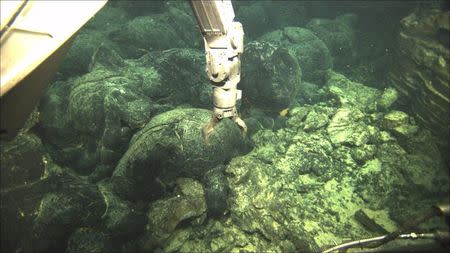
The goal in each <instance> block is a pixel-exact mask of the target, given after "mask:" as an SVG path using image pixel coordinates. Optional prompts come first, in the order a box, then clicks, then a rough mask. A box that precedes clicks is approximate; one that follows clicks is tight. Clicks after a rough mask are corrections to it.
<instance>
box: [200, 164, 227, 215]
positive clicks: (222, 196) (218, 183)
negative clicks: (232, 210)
mask: <svg viewBox="0 0 450 253" xmlns="http://www.w3.org/2000/svg"><path fill="white" fill-rule="evenodd" d="M224 169H225V166H223V165H220V166H217V167H215V168H213V169H211V170H209V171H208V172H206V174H205V175H204V176H203V180H202V181H203V184H204V188H205V189H204V190H205V200H206V206H207V207H208V216H210V217H221V216H223V214H224V213H225V211H226V210H227V198H228V193H229V191H230V189H229V188H228V183H227V180H226V178H225V175H224V174H223V173H224Z"/></svg>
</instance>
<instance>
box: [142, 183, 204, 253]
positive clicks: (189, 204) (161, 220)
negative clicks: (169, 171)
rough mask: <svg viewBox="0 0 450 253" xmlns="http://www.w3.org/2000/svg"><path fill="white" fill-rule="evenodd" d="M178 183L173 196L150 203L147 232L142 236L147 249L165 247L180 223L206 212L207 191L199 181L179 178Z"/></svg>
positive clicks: (144, 247)
mask: <svg viewBox="0 0 450 253" xmlns="http://www.w3.org/2000/svg"><path fill="white" fill-rule="evenodd" d="M176 184H177V189H176V191H175V193H174V196H173V197H170V198H166V199H161V200H157V201H155V202H153V203H151V204H150V208H149V211H148V213H147V217H148V224H147V226H146V234H144V237H143V238H142V242H143V249H144V250H145V251H152V250H154V249H155V248H156V247H164V246H165V244H166V240H167V239H168V238H169V237H170V235H171V234H172V233H173V232H174V230H175V229H176V228H177V226H178V225H179V224H180V223H182V222H183V221H188V220H190V219H193V218H196V217H199V216H201V215H202V214H204V213H205V212H206V201H205V193H204V190H203V187H202V185H201V184H200V183H199V182H198V181H196V180H193V179H191V178H178V179H177V180H176Z"/></svg>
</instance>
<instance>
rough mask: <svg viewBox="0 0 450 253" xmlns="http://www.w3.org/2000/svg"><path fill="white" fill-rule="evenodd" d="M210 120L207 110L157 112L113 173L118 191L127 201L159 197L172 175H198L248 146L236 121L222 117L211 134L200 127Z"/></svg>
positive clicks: (200, 175)
mask: <svg viewBox="0 0 450 253" xmlns="http://www.w3.org/2000/svg"><path fill="white" fill-rule="evenodd" d="M210 119H211V111H208V110H204V109H188V108H187V109H175V110H172V111H168V112H165V113H162V114H159V115H157V116H155V117H154V118H153V119H152V120H151V121H150V122H149V123H148V124H147V125H146V126H145V127H144V128H143V129H142V130H141V131H139V132H138V133H136V134H135V135H134V136H133V138H132V140H131V142H130V145H129V148H128V150H127V152H126V153H125V155H124V156H123V157H122V159H121V160H120V161H119V163H118V165H117V167H116V169H115V171H114V173H113V175H112V178H111V184H112V186H113V189H114V192H115V193H116V194H117V195H119V196H120V197H122V198H124V199H128V200H137V199H155V198H158V197H159V196H160V195H161V193H162V192H163V191H164V190H165V189H166V187H169V186H170V182H173V180H174V178H176V177H178V176H181V175H182V176H189V177H193V178H197V179H200V178H202V177H203V175H204V173H205V172H206V171H208V170H209V169H210V168H214V167H215V166H217V165H220V164H223V163H224V162H226V161H228V160H229V159H231V158H232V157H234V156H235V155H238V154H240V153H241V152H243V149H245V146H246V145H245V142H244V139H243V138H242V136H241V133H240V131H239V128H238V127H237V125H236V124H235V123H234V122H232V121H231V120H229V119H225V120H222V121H221V122H220V123H219V124H218V125H217V126H216V127H215V131H214V132H213V133H212V134H211V135H210V136H209V144H208V145H207V144H206V143H205V141H204V139H203V137H202V127H203V126H204V125H205V124H206V123H208V122H209V121H210Z"/></svg>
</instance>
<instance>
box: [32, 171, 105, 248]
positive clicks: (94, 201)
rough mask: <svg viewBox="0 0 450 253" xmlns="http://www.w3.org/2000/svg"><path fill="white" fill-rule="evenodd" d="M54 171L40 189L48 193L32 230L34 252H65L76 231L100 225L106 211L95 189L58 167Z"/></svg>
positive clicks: (37, 213)
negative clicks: (69, 237) (68, 241)
mask: <svg viewBox="0 0 450 253" xmlns="http://www.w3.org/2000/svg"><path fill="white" fill-rule="evenodd" d="M52 170H53V171H52V172H50V173H51V174H50V175H49V181H48V183H47V184H46V185H43V187H42V188H41V189H40V191H43V193H45V192H47V193H45V195H44V196H43V198H42V200H40V205H39V209H38V210H37V212H36V214H35V218H34V220H33V225H32V227H31V230H30V231H31V245H30V246H31V247H32V249H33V251H38V252H49V251H61V250H63V249H64V248H65V243H66V240H67V238H68V236H69V235H70V234H71V233H72V232H73V230H75V229H76V228H78V227H83V226H95V225H97V224H98V222H99V221H100V218H101V215H102V214H103V213H104V212H105V210H106V204H105V202H104V200H103V197H102V195H101V193H100V191H99V190H98V188H97V187H96V185H94V184H91V183H89V182H87V181H86V180H84V179H83V178H80V177H79V176H77V175H75V174H73V173H72V172H70V171H68V170H67V169H59V168H57V167H55V168H54V169H52ZM37 190H39V189H37ZM35 191H36V190H35ZM31 193H33V192H30V194H31ZM28 250H29V249H26V251H28Z"/></svg>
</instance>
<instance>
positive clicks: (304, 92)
mask: <svg viewBox="0 0 450 253" xmlns="http://www.w3.org/2000/svg"><path fill="white" fill-rule="evenodd" d="M327 100H328V98H327V94H326V92H325V91H324V89H323V88H321V89H319V86H318V85H317V84H314V83H310V82H301V83H300V84H299V85H297V98H296V102H297V103H298V104H300V105H303V104H310V105H313V104H317V103H320V102H325V101H327Z"/></svg>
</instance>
